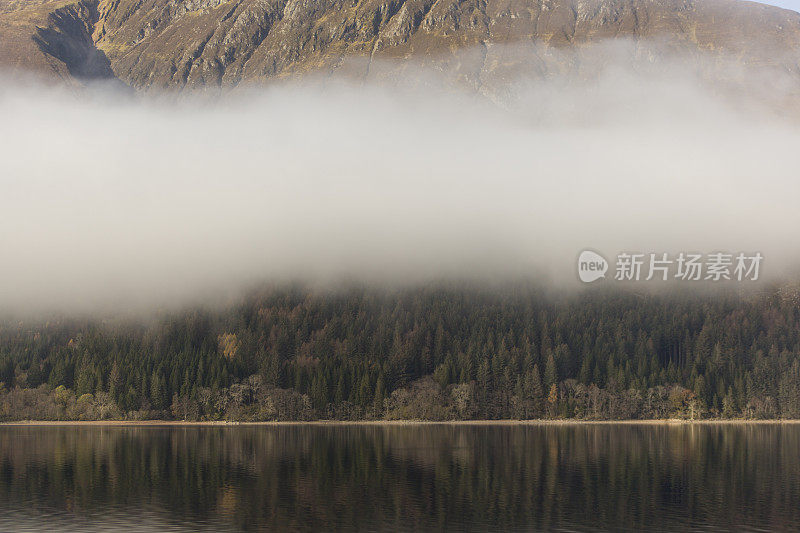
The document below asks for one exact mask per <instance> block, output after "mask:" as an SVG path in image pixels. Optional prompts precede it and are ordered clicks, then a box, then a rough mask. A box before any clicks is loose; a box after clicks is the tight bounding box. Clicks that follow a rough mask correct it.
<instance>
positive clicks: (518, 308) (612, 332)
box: [0, 287, 800, 420]
mask: <svg viewBox="0 0 800 533" xmlns="http://www.w3.org/2000/svg"><path fill="white" fill-rule="evenodd" d="M0 383H2V384H3V387H2V388H0V396H1V397H0V400H2V398H6V397H7V396H8V395H10V394H12V393H13V392H14V391H16V390H26V389H31V390H33V389H36V390H39V389H38V387H40V386H41V385H43V384H46V387H45V389H41V390H42V391H48V390H49V391H52V393H53V394H54V395H55V396H54V397H53V399H52V402H50V400H47V401H44V400H43V401H42V406H43V407H42V409H46V410H47V412H48V413H53V412H56V411H57V409H56V407H54V406H59V405H60V406H61V407H58V409H61V411H58V412H59V413H61V414H59V415H58V416H62V417H64V416H68V415H67V414H65V413H66V412H67V411H68V409H67V407H68V405H67V404H69V403H70V400H69V398H67V397H66V396H64V394H66V393H69V394H71V395H72V396H73V397H75V398H84V400H83V401H80V402H78V401H77V400H75V401H74V403H75V404H76V405H82V406H84V407H85V406H86V405H89V404H92V405H94V404H96V403H97V402H98V401H99V400H98V398H101V399H102V401H103V402H106V403H108V405H106V404H105V403H104V404H103V409H102V411H103V413H105V415H104V416H109V415H108V413H117V414H118V415H119V416H127V417H132V418H136V417H176V418H180V419H183V418H186V419H220V418H227V419H248V420H255V419H273V418H280V419H291V418H292V417H298V418H345V419H363V418H385V417H390V418H433V419H459V418H541V417H546V416H550V417H569V418H573V417H575V418H664V417H681V418H699V417H707V416H714V417H728V418H733V417H753V418H769V417H784V418H785V417H792V418H797V417H800V309H799V308H798V305H797V304H796V303H795V300H794V299H791V298H784V297H783V296H782V293H781V292H779V291H775V292H773V293H766V294H763V295H760V296H757V297H756V296H754V295H750V296H740V295H738V294H720V293H716V294H702V293H689V292H686V293H681V294H671V295H668V294H651V295H644V296H643V295H630V294H626V293H623V292H613V291H610V290H609V291H602V290H598V291H585V292H582V293H575V294H560V295H559V294H549V293H548V294H546V293H544V292H542V291H539V290H537V289H535V288H531V287H523V288H520V287H516V288H515V290H513V291H511V290H505V289H498V290H495V291H493V292H490V291H486V290H482V289H477V288H468V287H428V288H415V289H406V290H402V291H393V292H390V291H378V290H367V289H349V290H342V291H339V292H319V293H317V292H313V291H308V290H304V289H300V288H296V287H295V288H285V289H275V290H271V291H267V292H263V293H260V294H257V295H254V296H252V297H250V298H248V299H247V300H246V301H244V302H243V303H241V304H239V305H237V306H235V307H231V308H228V309H225V310H216V311H213V312H212V311H202V310H193V311H186V312H182V313H176V314H172V315H168V316H162V317H160V318H159V319H158V320H153V321H150V322H148V323H147V324H136V323H132V322H125V323H113V322H109V321H98V322H93V321H73V320H67V319H63V320H51V321H50V322H47V323H45V324H33V323H32V324H28V323H19V322H14V323H9V324H1V325H0ZM58 391H61V392H58ZM64 391H66V392H64ZM37 394H39V393H37ZM41 394H44V392H42V393H41ZM47 394H50V393H47ZM3 395H5V396H3ZM86 395H91V396H86ZM20 398H21V397H20ZM65 398H66V399H65ZM90 398H91V401H90V400H89V399H90ZM6 399H7V398H6ZM73 400H74V398H73ZM9 401H10V400H9ZM48 402H50V403H52V405H50V403H48ZM8 405H10V404H8V401H6V408H5V410H4V411H3V413H2V416H3V417H5V418H6V419H10V418H19V417H20V416H22V415H20V414H18V413H15V412H13V410H11V408H10V407H8ZM109 405H112V406H113V409H112V408H111V407H109ZM87 409H88V408H87ZM92 409H94V411H97V412H99V409H100V408H97V409H95V408H94V407H93V408H92ZM92 409H89V410H88V411H87V410H86V409H84V410H83V411H81V413H83V414H81V415H80V416H85V413H86V412H94V411H92ZM54 410H55V411H54ZM73 411H74V412H76V413H77V412H78V411H75V410H73ZM43 416H44V415H43ZM76 416H77V415H76Z"/></svg>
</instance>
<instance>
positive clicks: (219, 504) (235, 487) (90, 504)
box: [0, 424, 800, 530]
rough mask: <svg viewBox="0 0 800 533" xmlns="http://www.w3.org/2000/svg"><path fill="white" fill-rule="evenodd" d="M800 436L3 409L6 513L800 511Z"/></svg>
mask: <svg viewBox="0 0 800 533" xmlns="http://www.w3.org/2000/svg"><path fill="white" fill-rule="evenodd" d="M798 450H800V425H791V424H696V425H691V424H683V425H668V424H659V425H646V424H592V425H585V424H584V425H580V424H564V425H535V424H531V425H452V424H433V425H431V424H426V425H413V424H412V425H330V426H326V425H277V426H229V427H194V426H173V427H112V426H82V427H3V428H0V516H4V517H5V518H2V519H0V528H2V529H6V528H7V527H12V528H14V526H15V524H16V522H15V520H16V521H19V524H25V525H26V526H27V527H31V525H36V524H37V521H39V522H38V523H39V524H40V525H41V526H42V527H45V526H48V525H49V526H50V527H53V526H54V525H57V524H62V525H63V524H67V523H69V524H71V526H72V527H76V528H84V529H95V528H102V527H104V525H105V526H107V525H108V524H107V523H106V522H107V521H112V520H113V521H114V522H113V523H116V524H119V523H120V522H119V520H120V519H121V518H120V517H123V519H124V517H126V516H127V517H137V516H139V517H141V522H140V524H139V525H140V526H142V524H146V523H147V520H146V519H150V518H152V519H154V520H155V521H154V522H153V524H154V525H153V528H154V529H165V528H166V527H167V526H169V527H174V528H176V529H180V528H182V527H186V528H194V529H203V528H209V529H250V530H252V529H273V528H283V529H291V530H321V529H325V530H330V529H359V530H363V529H370V530H389V529H405V530H409V529H448V530H486V529H492V530H507V529H522V530H542V529H556V528H574V529H580V530H595V529H623V528H631V529H638V530H647V529H651V530H656V529H657V530H665V529H672V530H686V529H707V528H723V529H731V528H735V529H740V528H751V527H752V528H767V529H772V530H775V529H793V528H796V527H800V506H799V505H798V502H800V483H798V481H800V455H799V454H798ZM19 524H17V525H19ZM142 527H144V526H142Z"/></svg>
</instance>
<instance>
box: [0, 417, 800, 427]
mask: <svg viewBox="0 0 800 533" xmlns="http://www.w3.org/2000/svg"><path fill="white" fill-rule="evenodd" d="M746 424H753V425H795V424H800V419H791V420H782V419H766V420H745V419H708V420H682V419H650V420H548V419H540V420H441V421H437V420H296V421H263V422H237V421H226V420H202V421H184V420H21V421H15V422H0V427H37V426H38V427H59V426H63V427H103V426H105V427H193V426H194V427H236V426H267V427H269V426H434V425H436V426H588V425H632V426H635V425H647V426H659V425H667V426H684V425H686V426H689V425H746Z"/></svg>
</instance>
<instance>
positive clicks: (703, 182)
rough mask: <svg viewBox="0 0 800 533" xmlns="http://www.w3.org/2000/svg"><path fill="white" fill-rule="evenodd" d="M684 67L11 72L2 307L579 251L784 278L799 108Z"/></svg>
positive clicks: (516, 263) (511, 271)
mask: <svg viewBox="0 0 800 533" xmlns="http://www.w3.org/2000/svg"><path fill="white" fill-rule="evenodd" d="M684 74H685V73H680V72H677V71H675V70H669V69H667V70H666V71H661V72H659V73H642V72H641V71H636V70H630V69H628V70H626V69H625V68H623V67H620V66H615V67H614V68H604V69H599V72H598V74H597V75H596V76H594V77H592V79H591V80H590V81H586V82H580V81H576V80H575V79H570V80H565V79H562V78H558V77H555V78H552V79H549V80H544V81H543V80H534V81H531V80H525V79H519V80H511V81H510V82H509V87H512V88H513V91H508V93H507V94H508V95H510V96H508V97H507V98H505V99H504V100H503V101H502V102H498V101H497V100H495V101H494V102H491V101H490V100H487V99H486V98H484V97H483V96H480V95H469V94H466V93H464V94H458V93H452V92H446V91H430V90H427V89H425V88H424V87H429V86H430V84H423V85H421V86H418V87H417V88H405V89H398V88H396V87H395V88H388V87H387V85H385V84H378V83H375V84H366V85H365V84H352V83H349V82H347V81H344V80H341V81H337V82H335V83H332V82H331V81H330V80H326V83H324V84H321V83H314V82H306V83H303V84H285V85H280V86H275V87H272V88H265V89H262V90H249V91H237V92H235V93H234V94H231V95H228V96H227V97H224V98H221V99H211V98H207V97H200V96H192V95H186V96H184V97H181V98H180V99H178V100H177V101H176V100H169V99H158V98H153V97H152V96H151V97H148V98H129V97H123V96H121V95H120V96H117V95H114V94H105V95H104V96H103V97H88V96H86V95H83V96H79V97H76V96H75V95H74V94H68V93H65V92H61V91H59V90H57V89H54V88H44V87H35V86H31V85H30V84H27V85H23V84H19V83H16V82H14V81H12V80H8V79H6V80H4V81H3V82H2V83H0V86H2V88H1V89H0V117H2V120H0V191H1V193H0V311H2V312H4V313H8V312H12V313H13V312H30V311H40V310H60V311H86V310H93V309H116V310H133V309H149V308H154V307H159V306H164V305H182V304H185V303H189V302H194V301H197V300H198V299H202V298H203V297H204V296H203V295H206V294H212V293H215V294H220V293H231V292H236V291H238V290H241V289H242V288H244V287H246V286H249V285H250V284H253V283H259V282H264V281H267V282H274V281H281V280H306V281H321V282H328V281H335V280H340V279H348V280H365V281H374V282H378V283H391V284H394V283H405V282H413V281H418V280H427V279H440V278H449V277H470V278H476V279H479V280H480V279H485V280H492V281H494V280H498V279H507V278H510V277H519V276H522V277H535V276H542V277H544V278H546V279H548V280H550V282H553V283H561V282H565V283H566V282H569V283H573V282H575V279H576V276H575V259H576V257H577V254H578V252H580V251H581V250H583V249H584V248H592V249H595V250H599V251H601V252H604V253H606V254H607V255H608V256H613V255H614V254H616V253H617V252H618V251H621V250H629V251H631V250H638V251H642V252H651V251H652V252H679V251H702V252H712V251H717V250H725V251H730V252H738V251H748V252H750V251H760V252H762V253H763V254H764V256H765V261H764V272H765V273H766V274H769V275H772V276H784V275H792V274H793V273H794V272H795V271H796V270H795V267H796V266H797V265H798V263H797V262H796V260H797V258H798V251H800V243H798V240H797V236H798V229H797V228H798V227H800V209H798V208H797V202H798V199H800V179H798V170H797V168H798V163H797V157H796V153H797V146H800V128H798V126H797V123H796V122H794V119H788V118H787V119H781V118H776V117H775V116H774V115H772V114H770V113H769V112H767V111H766V110H765V109H762V108H761V107H760V102H758V98H760V97H757V98H755V101H754V98H753V97H752V95H750V96H747V97H745V96H742V97H741V98H742V100H737V99H736V98H733V97H728V96H725V97H722V96H720V95H719V94H718V93H715V92H714V91H712V90H710V89H709V88H708V87H707V86H706V85H704V84H703V83H700V82H699V81H698V79H696V78H695V77H693V76H690V75H688V74H686V75H684ZM427 75H428V74H425V73H421V74H420V76H427ZM761 96H764V95H761ZM782 96H785V95H782Z"/></svg>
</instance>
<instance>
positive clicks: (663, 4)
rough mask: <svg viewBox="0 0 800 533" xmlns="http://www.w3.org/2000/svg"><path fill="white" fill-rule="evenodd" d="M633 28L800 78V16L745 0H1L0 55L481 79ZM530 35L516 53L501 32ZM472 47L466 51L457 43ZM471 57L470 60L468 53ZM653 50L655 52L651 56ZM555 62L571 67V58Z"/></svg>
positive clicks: (85, 70)
mask: <svg viewBox="0 0 800 533" xmlns="http://www.w3.org/2000/svg"><path fill="white" fill-rule="evenodd" d="M618 38H630V39H631V40H633V41H634V42H637V43H644V42H647V43H657V44H656V45H654V46H651V45H648V47H647V50H646V52H645V53H646V55H648V56H654V57H656V58H657V57H658V56H659V55H664V54H667V53H674V52H678V53H680V54H684V55H686V54H688V56H689V57H693V56H704V57H706V56H708V57H722V56H725V57H728V58H734V59H735V60H736V61H737V62H739V63H740V64H741V65H744V66H746V67H748V68H770V69H775V70H776V72H781V73H783V74H787V73H788V74H790V75H791V76H793V77H797V76H798V72H800V66H799V65H800V14H797V13H795V12H792V11H787V10H782V9H779V8H774V7H770V6H765V5H761V4H755V3H750V2H741V1H737V0H665V1H653V0H605V1H595V0H593V1H588V2H587V1H575V0H349V1H346V0H228V1H223V0H100V1H99V2H96V1H94V0H80V1H78V2H75V3H69V2H63V1H57V2H46V3H41V4H35V3H34V2H20V1H19V0H16V1H8V0H4V1H3V2H2V3H0V44H2V49H1V50H2V51H0V64H5V65H12V66H15V67H17V68H19V67H20V66H24V67H30V68H32V69H34V70H40V71H41V70H50V71H55V72H57V73H59V74H60V75H65V74H69V75H71V76H73V77H77V78H86V77H89V78H93V77H106V76H112V75H114V76H116V77H118V78H119V79H121V80H123V81H124V82H125V83H127V84H130V85H131V86H133V87H135V88H139V89H146V88H158V87H164V88H183V87H197V86H209V85H211V86H233V85H237V84H240V83H242V82H248V81H262V80H267V79H271V78H280V77H286V76H292V75H295V74H298V73H304V72H308V71H321V72H323V73H327V72H332V71H334V70H337V69H342V70H344V71H346V72H348V73H350V74H352V75H356V76H370V75H374V73H373V70H372V69H373V66H374V65H375V63H376V60H381V63H384V62H385V61H384V60H386V61H391V60H395V59H403V60H406V59H413V60H416V61H419V62H421V63H423V64H427V65H429V66H432V67H435V68H438V69H441V70H445V71H448V72H454V73H455V74H456V76H457V77H458V78H460V79H462V80H463V81H466V82H467V83H471V84H473V85H480V84H483V83H485V82H486V80H489V79H491V78H492V77H497V76H501V75H503V73H504V72H507V71H508V69H511V70H514V69H520V68H521V69H524V70H526V71H531V70H533V71H535V70H536V69H537V68H539V69H542V70H543V71H544V73H546V72H547V71H549V70H550V69H552V68H553V66H552V65H551V64H549V63H548V61H547V60H546V58H544V59H543V55H546V51H547V50H553V49H559V48H575V47H580V46H582V45H585V44H588V43H596V42H600V41H604V40H607V39H618ZM520 43H521V44H522V45H523V47H522V48H521V50H522V51H521V52H520V53H510V52H509V48H508V47H505V46H496V45H500V44H520ZM466 52H468V55H466V56H465V55H463V54H464V53H466ZM465 57H467V58H469V59H470V60H468V61H467V60H465V59H464V58H465ZM650 60H652V57H650ZM560 62H561V63H562V64H561V65H556V68H560V69H563V68H566V69H573V68H575V67H576V66H575V65H564V64H563V63H564V61H563V60H560Z"/></svg>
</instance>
